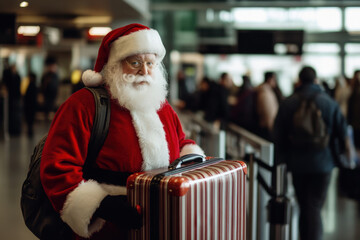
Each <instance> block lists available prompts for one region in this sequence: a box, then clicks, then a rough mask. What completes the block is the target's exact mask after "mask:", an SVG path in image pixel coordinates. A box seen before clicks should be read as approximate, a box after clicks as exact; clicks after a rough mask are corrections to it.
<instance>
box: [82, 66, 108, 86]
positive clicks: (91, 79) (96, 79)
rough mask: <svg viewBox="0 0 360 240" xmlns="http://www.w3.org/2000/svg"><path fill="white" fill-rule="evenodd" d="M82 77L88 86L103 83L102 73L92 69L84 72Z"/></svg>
mask: <svg viewBox="0 0 360 240" xmlns="http://www.w3.org/2000/svg"><path fill="white" fill-rule="evenodd" d="M81 79H82V81H83V83H84V85H85V86H86V87H97V86H100V85H101V84H102V83H103V79H102V76H101V74H100V73H98V72H95V71H93V70H90V69H89V70H86V71H85V72H84V73H83V74H82V77H81Z"/></svg>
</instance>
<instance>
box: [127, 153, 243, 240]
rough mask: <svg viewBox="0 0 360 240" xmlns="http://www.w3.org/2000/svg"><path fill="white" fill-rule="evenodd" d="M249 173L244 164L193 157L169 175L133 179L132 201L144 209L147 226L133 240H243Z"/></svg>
mask: <svg viewBox="0 0 360 240" xmlns="http://www.w3.org/2000/svg"><path fill="white" fill-rule="evenodd" d="M189 161H200V162H199V163H195V164H187V163H188V162H189ZM181 164H183V165H184V164H185V165H184V166H181V167H177V166H179V165H181ZM246 172H247V168H246V165H245V163H244V162H242V161H227V160H223V159H221V158H204V157H201V156H199V155H195V154H189V155H186V156H184V157H182V158H179V159H178V160H176V161H175V162H174V163H173V164H171V166H170V167H169V169H157V170H153V171H147V172H140V173H135V174H133V175H131V176H130V177H129V178H128V181H127V190H128V199H129V201H130V203H131V204H132V205H133V206H134V207H135V206H137V205H140V207H141V209H142V214H143V222H144V226H143V227H142V228H141V229H140V230H132V231H131V233H130V236H131V237H130V239H133V240H140V239H141V240H145V239H146V240H147V239H156V240H165V239H172V240H177V239H179V240H180V239H217V240H245V238H246V230H245V223H246V201H245V199H246V197H245V190H246V179H245V177H246Z"/></svg>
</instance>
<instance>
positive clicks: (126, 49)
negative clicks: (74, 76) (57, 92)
mask: <svg viewBox="0 0 360 240" xmlns="http://www.w3.org/2000/svg"><path fill="white" fill-rule="evenodd" d="M165 52H166V51H165V47H164V45H163V43H162V41H161V38H160V36H159V33H158V32H157V31H156V30H154V29H150V28H148V27H146V26H144V25H141V24H138V23H133V24H129V25H126V26H124V27H121V28H117V29H114V30H112V31H111V32H109V33H108V34H107V35H106V36H105V37H104V38H103V40H102V42H101V45H100V48H99V52H98V56H97V59H96V63H95V67H94V70H86V71H85V72H84V73H83V75H82V81H83V83H84V84H85V86H88V87H94V86H98V85H101V84H102V83H103V78H102V75H101V74H100V72H101V70H102V69H103V67H104V66H105V64H106V63H113V62H116V61H120V60H122V59H124V58H126V57H129V56H131V55H135V54H142V53H153V54H155V55H156V58H157V60H158V61H159V62H161V61H162V59H163V58H164V56H165Z"/></svg>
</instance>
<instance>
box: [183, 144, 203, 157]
mask: <svg viewBox="0 0 360 240" xmlns="http://www.w3.org/2000/svg"><path fill="white" fill-rule="evenodd" d="M191 153H195V154H199V155H202V156H205V153H204V151H203V150H202V149H201V148H200V146H199V145H197V144H186V145H185V146H184V147H183V148H182V149H181V151H180V157H182V156H184V155H186V154H191Z"/></svg>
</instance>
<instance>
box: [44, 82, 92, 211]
mask: <svg viewBox="0 0 360 240" xmlns="http://www.w3.org/2000/svg"><path fill="white" fill-rule="evenodd" d="M94 115H95V104H94V98H93V96H92V94H91V93H90V92H89V91H87V90H85V89H83V90H80V91H78V92H76V93H74V94H73V95H72V96H70V98H69V99H68V100H67V101H66V102H65V103H64V104H62V106H61V107H60V108H59V109H58V111H57V112H56V114H55V118H54V119H53V122H52V124H51V127H50V130H49V133H48V137H47V140H46V143H45V146H44V149H43V153H42V159H41V165H40V177H41V182H42V184H43V188H44V190H45V193H46V194H47V196H48V197H49V199H50V201H51V203H52V204H53V206H54V208H55V209H56V210H57V211H60V210H61V209H62V208H63V204H64V202H65V199H66V196H67V194H68V193H70V192H71V191H72V190H73V189H75V188H76V187H77V186H78V184H79V183H80V182H81V181H82V180H83V177H82V167H83V164H84V161H85V158H86V154H87V148H88V143H89V140H90V134H91V128H92V124H93V117H94Z"/></svg>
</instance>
